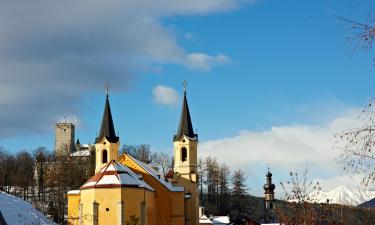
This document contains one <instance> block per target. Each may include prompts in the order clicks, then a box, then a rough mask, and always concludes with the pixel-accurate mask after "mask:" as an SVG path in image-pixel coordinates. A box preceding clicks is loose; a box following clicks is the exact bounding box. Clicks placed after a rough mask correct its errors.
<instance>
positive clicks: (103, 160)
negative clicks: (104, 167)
mask: <svg viewBox="0 0 375 225" xmlns="http://www.w3.org/2000/svg"><path fill="white" fill-rule="evenodd" d="M107 162H108V152H107V150H103V155H102V163H107Z"/></svg>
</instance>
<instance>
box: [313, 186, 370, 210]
mask: <svg viewBox="0 0 375 225" xmlns="http://www.w3.org/2000/svg"><path fill="white" fill-rule="evenodd" d="M310 198H311V199H313V200H314V202H320V203H326V202H327V199H328V200H329V203H333V204H341V205H350V206H357V205H360V204H362V203H364V202H367V201H369V200H370V199H373V198H375V191H368V190H365V189H363V188H358V187H357V188H348V187H346V186H343V185H341V186H338V187H336V188H334V189H332V190H331V191H327V192H324V191H320V192H318V193H317V192H314V193H311V194H310Z"/></svg>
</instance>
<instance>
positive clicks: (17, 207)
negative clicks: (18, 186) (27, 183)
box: [0, 192, 55, 225]
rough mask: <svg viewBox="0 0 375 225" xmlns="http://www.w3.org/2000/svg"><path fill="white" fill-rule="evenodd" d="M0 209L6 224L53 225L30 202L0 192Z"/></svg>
mask: <svg viewBox="0 0 375 225" xmlns="http://www.w3.org/2000/svg"><path fill="white" fill-rule="evenodd" d="M0 211H1V213H2V215H3V217H4V219H5V222H6V223H7V224H8V225H55V223H53V222H51V221H50V220H49V219H47V218H46V217H45V216H44V215H43V214H42V213H41V212H39V211H38V210H36V209H35V208H34V207H33V206H32V205H31V204H30V203H28V202H25V201H23V200H22V199H20V198H18V197H16V196H13V195H9V194H6V193H4V192H0Z"/></svg>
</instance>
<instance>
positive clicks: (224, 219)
mask: <svg viewBox="0 0 375 225" xmlns="http://www.w3.org/2000/svg"><path fill="white" fill-rule="evenodd" d="M212 223H213V224H229V223H230V220H229V216H214V217H213V218H212Z"/></svg>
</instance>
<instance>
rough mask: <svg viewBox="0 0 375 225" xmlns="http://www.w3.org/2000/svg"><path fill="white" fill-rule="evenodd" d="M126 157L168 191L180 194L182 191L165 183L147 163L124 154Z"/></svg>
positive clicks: (181, 188)
mask: <svg viewBox="0 0 375 225" xmlns="http://www.w3.org/2000/svg"><path fill="white" fill-rule="evenodd" d="M126 157H129V158H130V159H132V160H133V161H134V162H135V163H137V164H138V165H139V166H140V167H141V168H143V169H144V170H145V171H146V172H147V173H148V174H150V175H151V176H152V177H153V178H155V179H156V180H157V181H159V182H160V183H161V184H162V185H163V186H164V187H166V188H167V189H168V190H169V191H172V192H181V191H184V188H183V187H176V186H173V185H172V184H171V183H169V182H167V181H165V180H164V178H163V177H162V176H161V175H160V173H158V172H157V171H155V170H154V169H153V168H152V167H151V166H150V165H149V164H147V163H144V162H142V161H140V160H138V159H136V158H134V157H132V156H130V155H128V154H126Z"/></svg>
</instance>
